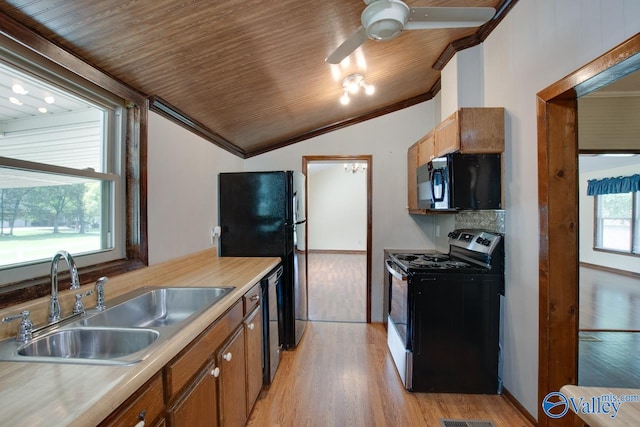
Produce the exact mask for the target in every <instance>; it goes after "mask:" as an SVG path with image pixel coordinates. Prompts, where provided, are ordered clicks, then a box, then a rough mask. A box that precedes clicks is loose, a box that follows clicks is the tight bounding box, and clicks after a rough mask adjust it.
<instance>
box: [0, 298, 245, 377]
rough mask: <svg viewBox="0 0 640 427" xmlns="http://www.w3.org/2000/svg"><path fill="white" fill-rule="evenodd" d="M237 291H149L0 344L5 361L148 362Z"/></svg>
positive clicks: (113, 301) (112, 301) (123, 363)
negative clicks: (186, 327) (187, 326)
mask: <svg viewBox="0 0 640 427" xmlns="http://www.w3.org/2000/svg"><path fill="white" fill-rule="evenodd" d="M233 289H234V287H232V286H228V287H143V288H139V289H136V290H134V291H132V292H129V293H127V294H124V295H121V296H119V297H116V298H114V299H113V300H107V302H106V305H107V308H106V310H104V311H96V310H95V309H94V310H89V311H87V314H86V316H85V317H82V318H80V319H79V320H75V321H71V323H67V324H65V325H53V326H47V327H44V328H40V330H38V333H36V331H34V333H33V335H34V338H33V339H32V340H30V341H28V342H26V343H21V342H18V341H16V340H15V339H12V338H9V339H5V340H3V341H0V361H15V362H49V363H76V364H98V365H129V364H133V363H136V362H139V361H141V360H144V359H145V358H146V357H147V356H148V355H149V354H151V353H152V352H153V351H154V349H156V348H159V347H160V346H161V345H162V344H163V343H165V342H166V341H167V340H169V339H170V338H171V337H172V336H173V335H174V334H175V333H176V332H178V331H179V330H180V329H181V328H183V327H184V324H185V322H188V321H190V320H192V319H194V318H195V317H197V316H198V315H200V314H202V313H203V312H204V311H205V310H206V309H207V308H209V307H211V306H212V305H214V304H215V303H216V302H218V301H220V300H221V299H222V298H224V296H225V295H227V294H228V293H229V292H231V291H232V290H233Z"/></svg>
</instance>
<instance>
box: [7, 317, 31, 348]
mask: <svg viewBox="0 0 640 427" xmlns="http://www.w3.org/2000/svg"><path fill="white" fill-rule="evenodd" d="M29 314H30V313H29V310H25V311H23V312H21V313H19V314H14V315H13V316H7V317H5V318H3V319H2V323H8V322H11V321H13V320H16V319H22V320H21V321H20V327H19V328H18V334H17V335H16V341H20V342H27V341H29V340H30V339H31V337H32V336H33V323H31V319H30V318H29Z"/></svg>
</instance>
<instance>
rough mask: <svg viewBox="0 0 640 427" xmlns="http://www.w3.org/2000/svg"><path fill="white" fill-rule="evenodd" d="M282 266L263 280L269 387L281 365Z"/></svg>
mask: <svg viewBox="0 0 640 427" xmlns="http://www.w3.org/2000/svg"><path fill="white" fill-rule="evenodd" d="M282 272H283V268H282V265H279V266H278V267H276V268H275V269H274V270H273V271H272V272H271V273H269V274H268V275H267V277H265V278H264V279H263V280H262V320H263V322H262V323H263V325H264V327H263V337H264V340H263V342H264V344H263V351H262V355H263V365H262V366H263V369H262V372H263V383H264V385H269V384H271V382H272V381H273V376H274V375H275V374H276V370H277V369H278V364H279V363H280V349H281V347H280V339H279V337H278V295H279V294H281V293H280V292H279V291H278V288H279V287H281V286H282V283H281V282H282Z"/></svg>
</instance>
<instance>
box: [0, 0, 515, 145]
mask: <svg viewBox="0 0 640 427" xmlns="http://www.w3.org/2000/svg"><path fill="white" fill-rule="evenodd" d="M514 3H515V0H450V1H447V0H407V4H408V5H409V6H410V7H412V6H456V7H457V6H460V7H469V6H485V7H486V6H489V7H494V8H496V10H498V11H499V13H498V14H497V16H496V17H495V18H494V19H493V20H491V21H489V22H488V23H487V24H485V25H484V26H483V27H480V28H462V29H437V30H418V31H404V32H403V33H402V34H401V35H400V36H399V37H398V38H396V39H394V40H391V41H387V42H374V41H371V40H368V41H367V42H365V43H364V45H363V46H361V47H360V48H359V49H357V50H356V52H355V53H354V54H352V55H351V56H350V57H349V63H348V64H346V61H344V62H343V63H342V64H341V65H339V66H335V65H334V66H331V65H329V64H327V63H326V62H325V61H324V59H325V57H326V56H327V55H329V54H330V53H331V52H332V51H333V50H334V49H335V48H336V47H337V46H338V45H340V43H342V41H343V40H345V39H346V38H347V37H348V36H349V35H351V34H352V33H353V32H354V31H355V30H356V29H357V28H358V26H359V25H360V14H361V12H362V10H363V9H364V7H365V4H364V3H363V2H362V0H316V1H313V2H310V1H300V0H280V1H268V2H266V1H257V0H227V1H224V2H222V1H209V0H188V1H187V0H154V1H136V0H6V1H3V2H0V12H2V13H4V14H6V15H7V16H9V17H10V18H12V19H14V20H16V21H18V22H19V23H21V24H22V25H24V26H25V27H27V28H29V29H31V30H33V31H35V32H36V33H38V34H40V35H42V36H44V37H45V38H47V39H48V40H50V41H52V42H54V43H56V44H58V45H60V46H62V47H63V48H65V49H67V50H69V51H70V52H72V53H74V54H75V55H77V56H79V57H80V58H82V59H84V60H85V61H86V62H88V63H90V64H92V65H93V66H95V67H97V68H99V69H101V70H103V71H105V72H107V73H108V74H110V75H112V76H114V77H115V78H117V79H119V80H121V81H122V82H124V83H126V84H128V85H129V86H131V87H132V88H134V89H136V90H138V91H139V92H141V93H143V94H144V95H145V96H148V97H150V98H151V99H152V104H155V105H156V106H161V105H167V106H169V107H170V108H171V109H172V110H173V111H177V112H179V113H180V114H181V115H183V116H184V117H186V118H187V119H188V120H190V121H193V122H195V123H196V125H197V127H199V129H200V132H201V134H203V135H204V136H208V137H209V139H211V140H212V141H214V142H216V143H217V144H218V145H220V146H223V147H224V148H226V149H227V150H229V151H231V152H234V153H235V154H237V155H239V156H241V157H250V156H252V155H256V154H259V153H263V152H266V151H269V150H272V149H274V148H278V147H282V146H285V145H288V144H291V143H294V142H297V141H301V140H304V139H307V138H309V137H312V136H315V135H319V134H321V133H324V132H327V131H330V130H334V129H336V128H339V127H342V126H345V125H348V124H352V123H356V122H358V121H361V120H365V119H368V118H371V117H375V116H377V115H380V114H385V113H388V112H391V111H394V110H397V109H400V108H404V107H407V106H410V105H413V104H415V103H418V102H421V101H424V100H427V99H430V98H431V97H432V96H433V95H435V93H437V91H438V90H439V79H440V71H439V69H441V67H442V66H443V65H444V64H445V63H446V61H447V60H448V59H449V58H450V57H451V56H452V55H453V53H454V52H455V51H456V50H459V49H461V48H464V47H467V46H472V45H474V44H478V43H479V42H481V41H482V40H484V39H485V38H486V36H487V35H488V33H489V32H490V31H491V30H492V29H493V28H494V27H495V25H497V22H499V20H500V19H502V18H503V17H504V15H505V13H506V11H507V10H509V9H510V8H511V7H512V6H513V4H514ZM354 72H359V73H362V74H364V76H365V79H366V81H367V83H369V84H372V85H374V86H375V88H376V92H375V94H374V95H373V96H365V95H359V96H354V97H353V98H352V101H351V103H350V104H349V105H348V106H343V105H341V104H340V103H339V98H340V96H341V95H342V93H343V90H342V86H341V81H342V79H343V78H344V77H345V76H346V75H348V74H350V73H354Z"/></svg>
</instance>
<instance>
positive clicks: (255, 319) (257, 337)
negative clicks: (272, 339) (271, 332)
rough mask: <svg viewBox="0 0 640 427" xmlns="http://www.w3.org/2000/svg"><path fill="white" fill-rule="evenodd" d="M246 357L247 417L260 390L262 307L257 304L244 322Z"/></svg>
mask: <svg viewBox="0 0 640 427" xmlns="http://www.w3.org/2000/svg"><path fill="white" fill-rule="evenodd" d="M244 331H245V344H246V345H245V350H246V357H247V417H248V416H249V414H250V413H251V409H253V404H254V403H255V402H256V400H257V399H258V395H259V394H260V390H262V361H263V360H264V359H263V357H262V351H263V346H262V341H263V335H262V308H261V307H260V306H258V308H257V309H255V310H254V311H253V313H252V314H250V315H249V317H247V320H245V322H244Z"/></svg>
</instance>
